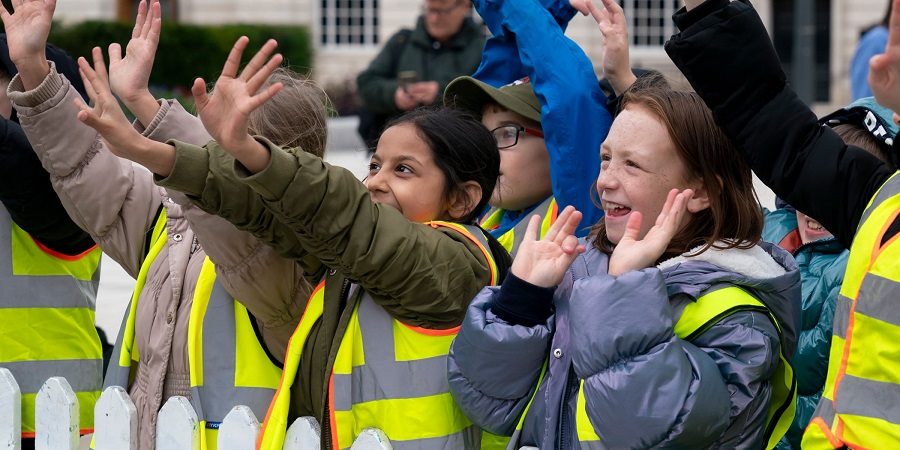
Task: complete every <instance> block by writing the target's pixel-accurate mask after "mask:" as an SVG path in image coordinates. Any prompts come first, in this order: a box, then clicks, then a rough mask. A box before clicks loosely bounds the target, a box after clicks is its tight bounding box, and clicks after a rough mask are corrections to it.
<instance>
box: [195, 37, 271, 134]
mask: <svg viewBox="0 0 900 450" xmlns="http://www.w3.org/2000/svg"><path fill="white" fill-rule="evenodd" d="M248 42H249V39H247V37H246V36H242V37H241V38H239V39H238V40H237V42H235V44H234V47H233V48H232V49H231V52H230V53H229V54H228V59H227V60H226V62H225V66H224V67H223V69H222V75H221V76H219V79H218V80H217V81H216V86H215V90H214V91H213V92H212V94H207V91H206V83H205V82H204V81H203V79H202V78H198V79H196V80H195V81H194V86H193V88H192V92H193V94H194V99H195V101H196V104H197V113H198V114H199V116H200V120H201V121H202V122H203V126H204V127H206V130H207V131H208V132H209V134H210V136H212V137H213V139H215V140H216V141H217V142H218V143H219V144H220V145H221V146H222V147H223V148H224V149H225V150H229V149H230V148H234V147H235V146H236V145H237V144H239V143H241V142H244V141H245V140H246V139H248V138H249V135H248V132H247V127H248V125H247V123H248V117H249V116H250V113H251V112H253V111H254V110H255V109H256V108H259V107H260V106H261V105H262V104H263V103H265V102H266V101H268V100H269V99H270V98H272V97H273V96H274V95H275V94H276V93H278V91H279V90H280V89H281V87H282V85H281V83H275V84H273V85H270V86H269V87H268V88H266V89H265V90H263V91H262V92H259V91H260V88H262V86H263V84H265V82H266V80H267V79H268V78H269V76H270V75H271V74H272V72H274V71H275V69H276V68H277V67H278V65H279V64H281V59H282V58H281V55H279V54H276V55H274V56H272V57H271V58H270V57H269V55H271V54H272V52H273V51H274V50H275V47H276V46H277V45H278V44H277V43H276V42H275V41H274V40H271V39H270V40H269V41H268V42H266V43H265V45H263V47H262V48H261V49H260V50H259V52H257V53H256V55H254V56H253V59H251V60H250V62H249V63H247V66H246V67H245V68H244V70H243V71H242V72H241V73H240V75H238V73H237V71H238V68H239V67H240V64H241V55H242V54H243V52H244V49H245V48H246V47H247V43H248Z"/></svg>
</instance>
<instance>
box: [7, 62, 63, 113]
mask: <svg viewBox="0 0 900 450" xmlns="http://www.w3.org/2000/svg"><path fill="white" fill-rule="evenodd" d="M48 63H50V73H48V74H47V76H46V77H45V78H44V80H43V81H41V84H39V85H38V86H37V87H36V88H34V89H32V90H30V91H26V90H25V86H24V85H23V84H22V78H21V77H20V76H19V74H16V76H14V77H13V79H12V81H10V82H9V87H8V88H7V92H8V95H9V98H10V100H12V102H13V103H14V104H15V105H17V106H21V107H26V108H33V107H35V106H38V105H40V104H42V103H45V102H47V101H49V100H51V99H52V98H53V97H55V96H56V95H57V94H58V93H59V91H61V90H62V86H63V83H64V81H63V76H62V75H60V74H59V73H58V72H57V71H56V63H54V62H53V61H48Z"/></svg>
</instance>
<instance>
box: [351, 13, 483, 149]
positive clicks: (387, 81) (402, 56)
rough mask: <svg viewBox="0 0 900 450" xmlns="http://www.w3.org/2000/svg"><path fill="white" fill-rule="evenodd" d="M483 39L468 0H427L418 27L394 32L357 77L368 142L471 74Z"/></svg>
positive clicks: (372, 142)
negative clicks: (395, 120)
mask: <svg viewBox="0 0 900 450" xmlns="http://www.w3.org/2000/svg"><path fill="white" fill-rule="evenodd" d="M484 40H485V36H484V31H483V30H482V28H481V27H480V26H479V25H478V24H476V23H475V21H473V20H472V4H471V2H470V0H425V2H424V3H423V4H422V7H421V15H420V16H419V19H418V20H417V22H416V27H415V29H413V30H409V29H402V30H400V31H398V32H397V33H396V34H394V35H393V36H391V38H390V39H389V40H388V42H387V44H385V46H384V48H382V49H381V52H379V53H378V56H376V57H375V59H374V60H372V62H371V63H370V64H369V67H368V68H366V69H365V70H364V71H362V72H361V73H360V74H359V76H358V77H357V78H356V84H357V88H358V90H359V94H360V97H361V98H362V103H363V108H362V109H363V111H360V126H359V133H360V136H361V137H362V138H363V140H364V141H365V142H366V145H367V146H369V147H370V148H372V147H374V145H375V143H376V142H377V140H378V136H379V135H380V134H381V131H382V129H383V128H384V125H385V124H386V123H387V121H388V120H390V119H391V118H392V117H395V116H397V115H400V114H402V113H403V112H405V111H409V110H411V109H414V108H416V107H419V106H423V105H430V104H432V103H434V102H435V101H438V100H440V98H441V93H442V92H443V91H444V88H445V87H446V86H447V84H448V83H450V81H451V80H453V79H454V78H456V77H458V76H461V75H470V74H472V73H473V72H474V71H475V69H477V68H478V64H479V63H480V62H481V49H482V47H483V46H484Z"/></svg>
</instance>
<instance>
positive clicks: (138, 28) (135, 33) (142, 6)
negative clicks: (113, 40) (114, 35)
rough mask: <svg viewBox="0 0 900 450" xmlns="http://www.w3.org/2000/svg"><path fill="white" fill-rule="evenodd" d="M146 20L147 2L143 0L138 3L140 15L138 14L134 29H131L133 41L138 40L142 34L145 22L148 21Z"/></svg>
mask: <svg viewBox="0 0 900 450" xmlns="http://www.w3.org/2000/svg"><path fill="white" fill-rule="evenodd" d="M146 18H147V2H146V1H144V0H141V2H140V3H138V13H137V17H136V18H135V19H134V28H132V29H131V38H132V39H136V38H138V37H140V35H141V32H142V31H143V29H144V22H145V21H146Z"/></svg>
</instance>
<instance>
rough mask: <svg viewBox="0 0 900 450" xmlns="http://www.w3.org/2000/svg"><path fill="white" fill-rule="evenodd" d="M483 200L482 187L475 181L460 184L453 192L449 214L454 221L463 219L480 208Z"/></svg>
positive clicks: (448, 206) (448, 203) (449, 200)
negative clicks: (476, 208)
mask: <svg viewBox="0 0 900 450" xmlns="http://www.w3.org/2000/svg"><path fill="white" fill-rule="evenodd" d="M480 200H481V185H480V184H478V183H476V182H475V181H472V180H469V181H464V182H462V183H460V184H459V185H458V186H457V187H456V189H454V190H453V192H451V193H450V198H449V199H448V202H447V214H448V215H449V216H450V217H451V218H452V219H456V220H458V219H462V218H463V217H465V216H467V215H468V214H469V213H471V212H472V209H473V208H475V207H476V206H478V202H479V201H480Z"/></svg>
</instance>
